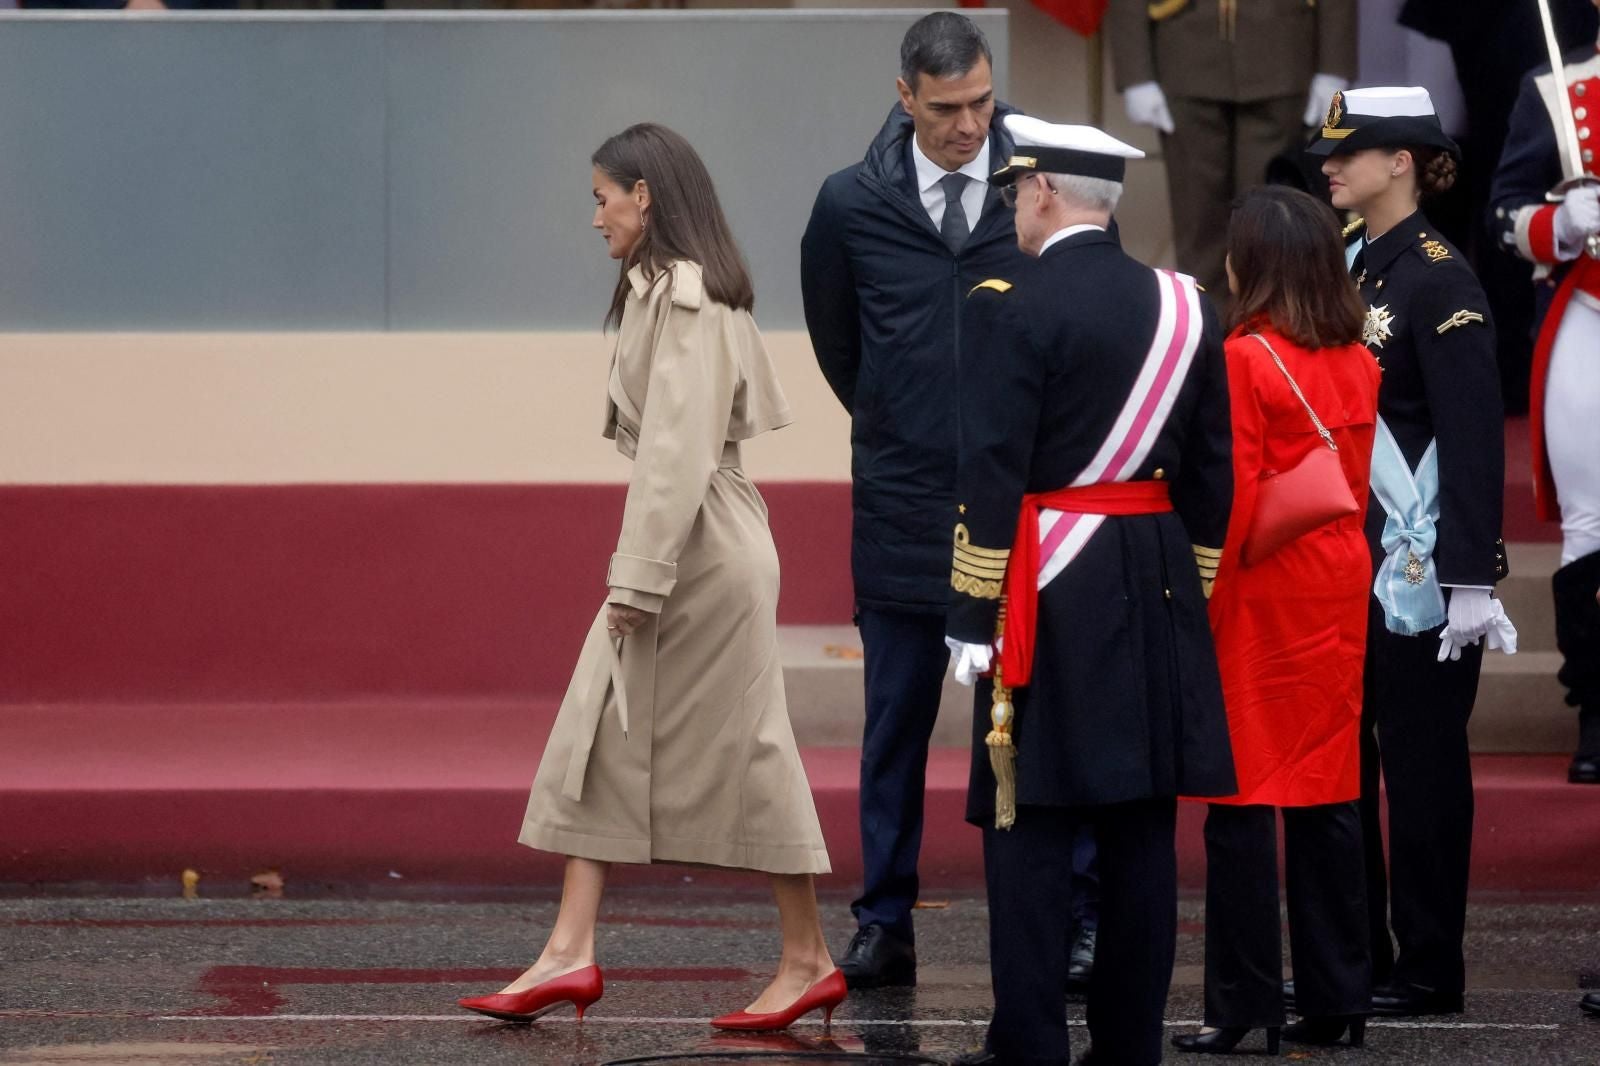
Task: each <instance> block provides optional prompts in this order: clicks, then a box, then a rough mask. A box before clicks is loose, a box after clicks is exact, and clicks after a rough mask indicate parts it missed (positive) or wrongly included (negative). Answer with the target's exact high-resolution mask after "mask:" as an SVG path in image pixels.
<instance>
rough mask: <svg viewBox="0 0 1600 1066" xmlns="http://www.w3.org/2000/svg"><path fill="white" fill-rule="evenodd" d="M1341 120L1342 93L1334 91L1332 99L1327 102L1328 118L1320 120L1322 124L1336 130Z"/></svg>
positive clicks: (1342, 113)
mask: <svg viewBox="0 0 1600 1066" xmlns="http://www.w3.org/2000/svg"><path fill="white" fill-rule="evenodd" d="M1342 118H1344V93H1343V92H1342V91H1335V92H1334V94H1333V99H1332V100H1330V101H1328V117H1327V118H1325V119H1323V120H1322V124H1323V125H1324V126H1329V127H1332V128H1337V127H1338V125H1339V120H1340V119H1342Z"/></svg>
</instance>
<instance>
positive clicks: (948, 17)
mask: <svg viewBox="0 0 1600 1066" xmlns="http://www.w3.org/2000/svg"><path fill="white" fill-rule="evenodd" d="M979 59H986V60H988V61H989V64H990V65H991V66H993V65H994V56H993V55H992V54H991V53H990V52H989V39H988V38H987V37H985V36H984V35H983V31H982V30H980V29H978V24H977V23H976V22H973V21H972V20H971V19H969V18H967V16H965V15H958V14H956V13H955V12H954V11H935V12H934V13H933V14H931V15H924V16H922V18H919V19H918V20H917V21H916V22H913V23H912V24H911V28H910V29H909V30H907V31H906V35H905V37H904V38H903V39H902V40H901V41H900V77H901V78H903V79H905V83H906V84H907V85H908V86H910V87H911V91H912V92H913V93H915V92H916V91H917V76H918V75H920V74H927V75H928V76H929V77H934V78H959V77H962V76H963V75H965V74H966V73H967V71H969V70H971V69H972V68H973V67H975V66H977V65H978V60H979Z"/></svg>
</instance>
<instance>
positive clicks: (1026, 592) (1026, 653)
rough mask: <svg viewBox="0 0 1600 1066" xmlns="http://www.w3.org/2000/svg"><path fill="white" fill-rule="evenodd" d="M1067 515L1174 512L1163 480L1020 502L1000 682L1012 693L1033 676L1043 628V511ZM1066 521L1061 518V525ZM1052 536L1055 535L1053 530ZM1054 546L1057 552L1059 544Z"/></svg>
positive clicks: (1108, 484) (1055, 493)
mask: <svg viewBox="0 0 1600 1066" xmlns="http://www.w3.org/2000/svg"><path fill="white" fill-rule="evenodd" d="M1045 510H1050V511H1062V512H1064V513H1066V514H1077V515H1084V514H1093V515H1135V514H1164V513H1166V512H1168V511H1171V510H1172V494H1171V491H1170V489H1169V487H1168V483H1167V482H1165V481H1106V482H1101V483H1100V484H1096V485H1081V486H1077V487H1068V488H1064V489H1055V490H1053V491H1051V492H1030V493H1028V494H1026V495H1024V496H1023V497H1022V512H1021V514H1020V515H1018V517H1017V537H1016V541H1015V542H1014V543H1013V544H1012V546H1011V556H1010V558H1009V559H1008V560H1007V563H1006V623H1005V636H1004V639H1003V640H1002V641H1001V649H1000V670H1001V680H1002V681H1003V682H1004V683H1005V684H1006V685H1007V686H1008V687H1011V688H1020V687H1021V686H1023V685H1026V684H1027V683H1028V681H1029V680H1030V679H1031V678H1032V677H1033V645H1034V635H1035V634H1036V633H1037V631H1038V625H1039V570H1040V567H1041V566H1042V565H1043V562H1044V560H1043V559H1041V557H1040V556H1041V552H1040V544H1039V512H1040V511H1045ZM1065 521H1067V519H1066V518H1064V517H1063V518H1061V519H1059V520H1058V523H1059V522H1065ZM1051 532H1052V534H1053V533H1054V532H1055V531H1054V530H1052V531H1051ZM1055 545H1056V546H1057V547H1059V545H1060V541H1059V540H1056V542H1055Z"/></svg>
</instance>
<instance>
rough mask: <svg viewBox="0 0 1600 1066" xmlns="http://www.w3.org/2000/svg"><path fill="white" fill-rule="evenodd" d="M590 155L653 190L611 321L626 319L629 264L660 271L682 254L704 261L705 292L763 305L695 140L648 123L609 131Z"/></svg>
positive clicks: (630, 182) (733, 302)
mask: <svg viewBox="0 0 1600 1066" xmlns="http://www.w3.org/2000/svg"><path fill="white" fill-rule="evenodd" d="M590 162H591V163H593V164H594V165H595V166H596V167H599V168H600V170H601V171H602V172H603V173H604V174H605V175H606V176H607V177H609V178H610V179H611V180H612V181H614V182H616V183H617V184H618V185H620V186H622V188H623V190H624V191H627V192H631V191H632V190H633V189H634V188H635V186H637V185H638V183H639V182H641V181H643V182H644V183H645V187H646V188H647V189H649V190H650V211H649V213H648V214H647V215H646V216H645V227H644V232H642V233H641V234H640V235H639V240H638V242H637V243H635V244H634V246H633V250H632V251H630V252H629V253H628V256H627V258H625V259H624V260H623V261H622V271H621V274H620V276H619V277H618V278H617V288H616V291H615V292H613V293H612V295H611V310H610V311H608V312H607V313H606V326H607V327H608V328H609V327H611V326H615V325H617V324H619V323H620V322H621V321H622V309H623V307H624V306H625V305H626V304H627V301H628V290H629V286H628V271H629V270H630V269H632V267H633V265H634V264H635V263H638V264H641V265H643V267H644V272H645V276H646V277H650V278H654V277H655V276H656V275H657V274H659V273H660V272H661V271H663V270H665V269H666V268H667V266H668V265H669V264H670V263H671V262H672V261H673V260H674V259H688V260H691V261H692V262H695V263H698V264H700V271H701V275H702V279H703V284H704V285H705V291H706V293H707V294H708V295H709V296H710V297H711V298H712V299H713V300H716V301H717V302H718V303H722V304H726V305H727V306H729V307H732V308H734V309H735V310H739V311H748V310H750V309H751V308H752V307H754V306H755V300H756V293H755V287H754V286H753V285H752V284H751V282H750V270H749V268H748V267H747V266H746V265H745V261H744V256H743V255H742V254H740V252H739V246H738V244H736V243H735V242H734V239H733V231H732V230H730V229H729V228H728V220H727V218H726V217H725V216H724V215H723V213H722V204H721V203H720V202H719V201H718V200H717V190H716V188H715V186H713V185H712V183H711V173H710V171H708V170H707V169H706V165H705V163H703V162H701V160H700V156H699V155H698V154H697V153H696V152H695V150H694V148H693V146H691V145H690V144H689V142H688V141H686V140H684V138H683V137H682V136H680V135H679V134H677V133H674V132H673V131H672V130H669V129H667V128H666V127H665V126H658V125H656V124H655V123H653V122H641V123H638V124H637V125H634V126H629V127H628V128H627V129H625V130H623V131H622V132H621V133H618V134H616V135H615V136H612V137H609V138H607V139H606V142H605V143H604V144H602V145H601V146H600V147H599V148H597V149H596V150H595V153H594V155H593V156H592V157H591V158H590Z"/></svg>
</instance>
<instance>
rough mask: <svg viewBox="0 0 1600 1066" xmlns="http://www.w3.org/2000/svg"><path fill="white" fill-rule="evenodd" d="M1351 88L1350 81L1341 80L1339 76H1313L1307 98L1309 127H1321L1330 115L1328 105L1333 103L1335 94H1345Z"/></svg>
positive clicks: (1307, 121) (1307, 122)
mask: <svg viewBox="0 0 1600 1066" xmlns="http://www.w3.org/2000/svg"><path fill="white" fill-rule="evenodd" d="M1348 88H1350V79H1349V78H1341V77H1339V75H1337V74H1313V75H1312V76H1311V93H1310V95H1309V96H1307V97H1306V119H1305V124H1306V125H1307V126H1320V125H1322V120H1323V119H1324V118H1326V117H1327V115H1328V105H1329V104H1330V103H1332V102H1333V94H1334V93H1339V92H1344V90H1346V89H1348Z"/></svg>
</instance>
